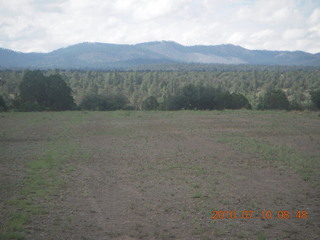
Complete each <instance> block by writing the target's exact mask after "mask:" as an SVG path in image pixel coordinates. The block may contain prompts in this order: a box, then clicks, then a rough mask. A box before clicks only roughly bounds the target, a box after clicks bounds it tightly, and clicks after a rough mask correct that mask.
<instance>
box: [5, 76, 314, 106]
mask: <svg viewBox="0 0 320 240" xmlns="http://www.w3.org/2000/svg"><path fill="white" fill-rule="evenodd" d="M319 78H320V72H319V71H318V70H310V71H301V70H297V71H288V72H282V71H255V70H253V71H246V72H223V71H214V72H192V71H191V72H154V71H148V72H118V71H111V72H94V71H83V72H81V71H59V70H55V71H45V72H40V71H23V72H19V71H2V72H0V95H1V96H2V97H0V109H2V110H8V109H9V108H11V109H15V110H19V111H41V110H46V111H50V110H69V109H86V110H117V109H132V110H133V109H138V110H156V109H160V110H179V109H199V110H200V109H207V110H213V109H239V108H247V109H251V108H253V109H286V110H290V109H297V110H300V109H304V108H306V107H307V108H312V107H313V108H315V107H317V106H318V104H317V101H319V100H317V99H318V98H319V97H318V94H319Z"/></svg>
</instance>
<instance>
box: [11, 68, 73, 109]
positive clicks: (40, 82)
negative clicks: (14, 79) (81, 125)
mask: <svg viewBox="0 0 320 240" xmlns="http://www.w3.org/2000/svg"><path fill="white" fill-rule="evenodd" d="M19 90H20V95H19V97H18V99H17V100H16V101H15V106H16V107H17V108H18V109H19V110H21V111H40V110H49V111H63V110H71V109H73V107H74V106H75V104H74V100H73V97H72V96H71V88H70V87H69V86H68V85H67V84H66V83H65V82H64V80H63V79H62V77H61V76H60V75H58V74H55V75H51V76H49V77H46V76H44V75H43V74H42V72H41V71H38V70H37V71H27V72H26V73H25V74H24V77H23V79H22V82H21V83H20V85H19Z"/></svg>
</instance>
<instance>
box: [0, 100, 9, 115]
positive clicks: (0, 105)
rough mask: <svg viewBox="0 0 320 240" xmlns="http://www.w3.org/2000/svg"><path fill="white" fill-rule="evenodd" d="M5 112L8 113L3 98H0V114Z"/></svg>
mask: <svg viewBox="0 0 320 240" xmlns="http://www.w3.org/2000/svg"><path fill="white" fill-rule="evenodd" d="M6 111H8V106H7V104H6V102H5V101H4V99H3V97H2V96H0V112H6Z"/></svg>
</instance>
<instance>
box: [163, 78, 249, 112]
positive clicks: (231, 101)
mask: <svg viewBox="0 0 320 240" xmlns="http://www.w3.org/2000/svg"><path fill="white" fill-rule="evenodd" d="M164 105H165V106H166V109H168V110H178V109H189V110H195V109H198V110H222V109H240V108H247V109H251V105H250V103H249V101H248V99H247V98H246V97H245V96H243V95H241V94H236V93H232V94H230V93H229V92H228V91H223V90H222V89H220V88H214V87H204V86H194V85H191V84H190V85H187V86H185V87H183V88H182V89H181V90H180V93H179V94H178V95H176V96H173V97H169V98H168V99H166V101H165V104H164Z"/></svg>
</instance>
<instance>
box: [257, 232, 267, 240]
mask: <svg viewBox="0 0 320 240" xmlns="http://www.w3.org/2000/svg"><path fill="white" fill-rule="evenodd" d="M257 239H258V240H267V236H266V234H265V232H258V234H257Z"/></svg>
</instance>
